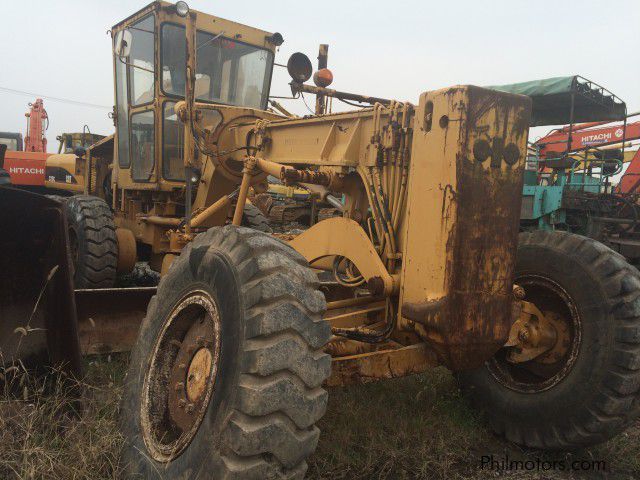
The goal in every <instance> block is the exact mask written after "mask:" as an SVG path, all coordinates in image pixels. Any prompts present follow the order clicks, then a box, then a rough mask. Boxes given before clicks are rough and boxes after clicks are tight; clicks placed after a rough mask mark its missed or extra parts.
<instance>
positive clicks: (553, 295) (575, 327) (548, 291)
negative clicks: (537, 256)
mask: <svg viewBox="0 0 640 480" xmlns="http://www.w3.org/2000/svg"><path fill="white" fill-rule="evenodd" d="M515 283H516V284H518V285H520V286H522V287H523V288H524V290H525V292H526V296H525V300H527V301H529V302H532V303H533V304H535V305H536V306H537V307H538V308H539V309H540V310H541V311H542V312H543V314H544V315H545V318H546V319H547V320H548V321H549V322H550V323H551V324H552V325H553V327H554V328H555V330H556V334H557V341H556V344H555V345H554V347H553V348H551V349H550V350H549V351H547V352H545V353H544V354H542V355H540V356H538V357H537V358H535V359H533V360H531V361H528V362H523V363H512V362H509V361H508V359H507V356H508V353H509V350H510V348H513V347H509V348H503V349H501V350H500V351H499V352H498V353H497V354H496V355H495V356H494V357H493V358H492V359H491V360H489V361H488V362H487V368H488V369H489V372H490V373H491V375H493V377H494V378H495V379H496V380H497V381H498V382H499V383H501V384H502V385H504V386H506V387H507V388H510V389H511V390H515V391H518V392H523V393H539V392H542V391H545V390H548V389H550V388H553V387H554V386H556V385H558V384H559V383H560V382H562V380H563V379H564V378H566V376H567V375H568V374H569V372H570V371H571V369H572V368H573V366H574V365H575V362H576V360H577V358H578V353H579V349H580V342H581V336H582V322H581V318H580V314H579V312H578V309H577V307H576V304H575V302H574V300H573V299H572V298H571V296H570V295H569V294H568V293H567V292H566V290H565V289H564V288H562V287H561V286H560V285H559V284H558V283H556V282H554V281H553V280H551V279H550V278H547V277H544V276H539V275H522V276H520V277H519V278H517V279H516V282H515Z"/></svg>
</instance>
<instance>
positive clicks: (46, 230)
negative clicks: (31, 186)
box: [0, 186, 81, 375]
mask: <svg viewBox="0 0 640 480" xmlns="http://www.w3.org/2000/svg"><path fill="white" fill-rule="evenodd" d="M0 205H1V206H2V208H0V226H1V227H2V230H3V231H2V235H0V251H1V252H2V253H1V254H0V367H3V368H8V367H10V366H13V365H16V363H20V364H22V365H24V366H25V367H27V368H34V369H43V367H46V366H48V367H53V368H64V369H65V370H66V371H68V372H70V373H73V374H76V375H78V374H80V372H81V366H80V347H79V343H78V332H77V322H76V310H75V302H74V296H73V287H72V283H71V267H70V265H71V263H70V254H69V250H68V237H67V230H66V227H65V213H64V208H63V204H62V203H60V202H58V201H56V200H53V199H51V198H48V197H46V196H43V195H39V194H35V193H32V192H28V191H24V190H19V189H15V188H13V187H11V186H5V187H0Z"/></svg>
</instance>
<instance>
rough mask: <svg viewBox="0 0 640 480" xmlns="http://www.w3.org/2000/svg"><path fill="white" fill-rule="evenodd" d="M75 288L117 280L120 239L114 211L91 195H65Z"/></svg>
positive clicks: (91, 286)
mask: <svg viewBox="0 0 640 480" xmlns="http://www.w3.org/2000/svg"><path fill="white" fill-rule="evenodd" d="M64 202H65V203H66V212H67V222H68V225H69V242H70V244H71V254H72V259H73V269H74V272H73V282H74V285H75V287H76V288H110V287H113V285H114V283H115V281H116V268H117V265H118V240H117V237H116V227H115V225H114V222H113V213H112V212H111V209H110V208H109V205H107V204H106V203H105V201H104V200H102V199H101V198H98V197H92V196H90V195H75V196H72V197H69V198H66V199H64Z"/></svg>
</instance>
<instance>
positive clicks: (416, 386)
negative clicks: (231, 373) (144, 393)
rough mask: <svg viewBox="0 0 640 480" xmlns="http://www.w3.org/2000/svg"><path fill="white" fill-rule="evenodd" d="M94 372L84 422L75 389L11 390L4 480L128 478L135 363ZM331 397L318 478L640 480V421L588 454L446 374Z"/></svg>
mask: <svg viewBox="0 0 640 480" xmlns="http://www.w3.org/2000/svg"><path fill="white" fill-rule="evenodd" d="M87 370H88V375H87V378H86V380H85V384H84V385H83V409H82V413H81V414H80V418H79V419H78V418H77V417H76V416H74V415H73V412H74V411H78V409H77V405H75V404H73V403H71V402H70V401H69V400H68V397H67V395H66V393H68V392H67V391H65V389H68V388H69V387H68V386H63V385H62V384H55V385H53V388H50V390H52V391H53V393H51V394H49V395H46V396H45V395H42V394H41V390H42V387H43V385H42V384H41V383H38V382H36V381H34V380H33V379H31V378H22V379H20V380H18V382H19V383H18V384H17V385H14V389H13V393H12V394H10V393H9V392H8V391H5V392H4V394H3V396H2V397H1V398H0V478H1V479H7V480H9V479H53V478H55V479H78V480H80V479H83V480H84V479H86V480H89V479H91V480H97V479H115V478H120V477H121V475H120V473H121V472H120V471H119V469H118V465H117V459H118V452H119V449H120V448H121V445H122V438H121V436H120V434H119V433H118V429H117V414H118V402H119V398H120V395H121V384H122V378H123V376H124V372H125V370H126V357H125V356H113V357H93V358H90V359H88V361H87ZM50 387H51V386H50ZM329 398H330V401H329V409H328V411H327V414H326V415H325V416H324V418H323V419H322V420H321V422H320V425H319V427H320V429H321V430H322V436H321V437H320V444H319V445H318V449H317V451H316V453H315V455H314V456H313V457H312V458H311V459H310V461H309V473H308V477H309V478H311V479H318V480H320V479H323V480H324V479H326V480H330V479H331V480H333V479H336V480H337V479H344V480H358V479H376V480H378V479H379V480H382V479H389V480H391V479H483V478H509V479H547V478H549V479H551V478H566V479H574V478H575V479H583V478H607V479H626V478H640V424H638V425H636V426H635V427H634V428H631V429H630V430H629V431H627V432H626V433H624V434H623V435H621V436H620V437H618V438H616V439H614V440H612V441H610V442H608V443H606V444H604V445H600V446H597V447H594V448H591V449H588V450H581V451H576V452H557V453H554V454H549V453H543V452H539V451H524V450H522V449H520V448H518V447H517V446H514V445H512V444H508V443H506V442H504V441H502V440H500V439H498V438H496V437H495V436H493V435H492V434H491V433H489V432H488V431H487V430H486V428H485V426H484V424H483V422H482V419H481V418H479V417H478V416H477V415H476V414H475V413H474V412H473V411H471V410H470V409H469V408H468V407H467V405H466V403H465V402H464V400H463V399H462V398H461V397H460V394H459V392H458V389H457V387H456V384H455V381H454V379H453V377H452V375H451V374H450V373H449V372H447V371H446V370H445V369H441V368H438V369H435V370H433V371H431V372H428V373H426V374H423V375H418V376H414V377H410V378H404V379H398V380H391V381H386V382H381V383H376V384H370V385H365V386H358V387H349V388H340V389H332V390H331V391H330V396H329ZM509 462H510V465H511V467H512V468H511V469H509V468H508V467H509Z"/></svg>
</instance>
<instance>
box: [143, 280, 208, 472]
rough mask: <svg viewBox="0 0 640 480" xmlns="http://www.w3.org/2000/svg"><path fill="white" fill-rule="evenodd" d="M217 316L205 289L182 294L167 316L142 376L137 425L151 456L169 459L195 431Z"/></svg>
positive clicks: (204, 399) (204, 407)
mask: <svg viewBox="0 0 640 480" xmlns="http://www.w3.org/2000/svg"><path fill="white" fill-rule="evenodd" d="M219 356H220V317H219V314H218V309H217V306H216V304H215V302H214V301H213V299H212V298H211V297H210V296H209V295H208V294H207V293H205V292H200V291H198V292H192V293H190V294H188V295H187V296H185V297H184V298H183V299H182V300H181V301H180V302H178V305H177V306H176V307H175V308H174V309H173V311H172V312H171V314H170V315H169V318H168V320H167V321H166V323H165V326H164V328H163V330H162V332H161V334H160V336H159V339H158V343H157V345H156V348H155V350H154V353H153V357H152V360H151V366H150V369H149V372H148V374H147V377H146V379H145V387H144V397H143V402H142V416H141V418H142V425H143V431H144V439H145V443H146V444H147V446H148V447H149V451H150V452H151V453H152V455H153V457H154V459H156V460H158V461H169V460H171V459H173V458H175V457H176V456H177V455H179V454H180V453H181V452H182V451H183V450H184V449H185V448H186V447H187V445H189V443H190V442H191V440H192V439H193V437H194V436H195V434H196V432H197V430H198V428H199V426H200V424H201V423H202V420H203V418H204V416H205V414H206V411H207V407H208V405H209V401H210V400H211V396H212V393H213V389H214V385H215V380H216V373H217V369H218V361H219Z"/></svg>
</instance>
